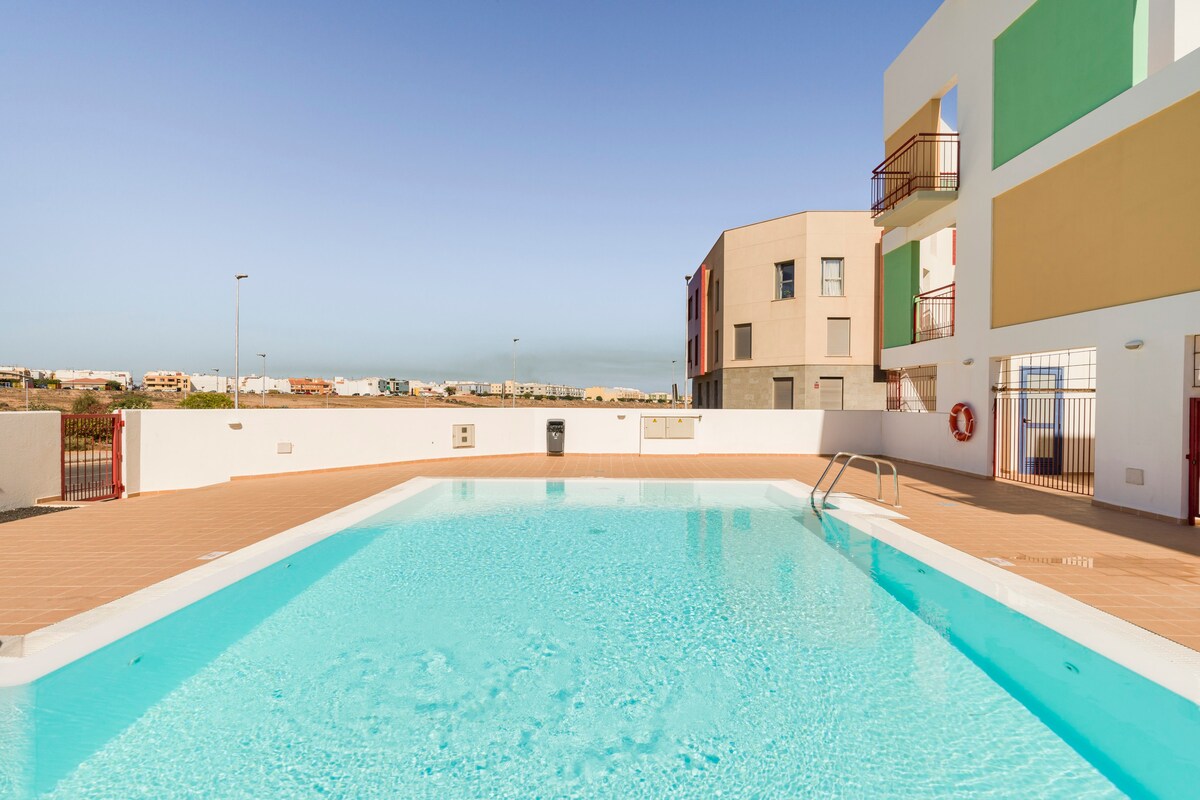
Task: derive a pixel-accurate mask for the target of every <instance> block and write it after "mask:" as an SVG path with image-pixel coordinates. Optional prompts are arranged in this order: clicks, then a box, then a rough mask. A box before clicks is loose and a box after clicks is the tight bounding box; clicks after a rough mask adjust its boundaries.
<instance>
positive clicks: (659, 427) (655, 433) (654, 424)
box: [642, 417, 667, 439]
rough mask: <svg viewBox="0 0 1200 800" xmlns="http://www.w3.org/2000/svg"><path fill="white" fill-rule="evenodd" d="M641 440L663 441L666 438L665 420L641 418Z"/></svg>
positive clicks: (664, 418)
mask: <svg viewBox="0 0 1200 800" xmlns="http://www.w3.org/2000/svg"><path fill="white" fill-rule="evenodd" d="M642 438H643V439H665V438H667V418H666V417H642Z"/></svg>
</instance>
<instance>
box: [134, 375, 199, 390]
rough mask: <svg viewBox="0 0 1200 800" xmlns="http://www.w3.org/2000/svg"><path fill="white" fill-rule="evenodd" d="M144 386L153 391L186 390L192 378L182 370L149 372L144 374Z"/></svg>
mask: <svg viewBox="0 0 1200 800" xmlns="http://www.w3.org/2000/svg"><path fill="white" fill-rule="evenodd" d="M142 388H143V389H146V390H147V391H151V392H186V391H188V390H189V389H191V388H192V379H191V377H190V376H188V375H186V374H184V373H182V372H163V371H159V372H147V373H146V374H145V375H143V376H142Z"/></svg>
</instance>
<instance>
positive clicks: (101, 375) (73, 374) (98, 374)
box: [54, 369, 133, 389]
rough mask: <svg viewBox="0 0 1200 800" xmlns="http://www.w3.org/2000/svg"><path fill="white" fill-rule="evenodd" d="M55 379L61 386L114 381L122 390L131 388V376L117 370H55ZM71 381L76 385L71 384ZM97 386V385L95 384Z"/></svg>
mask: <svg viewBox="0 0 1200 800" xmlns="http://www.w3.org/2000/svg"><path fill="white" fill-rule="evenodd" d="M54 377H55V379H57V380H59V381H62V384H63V386H64V387H65V386H69V385H74V386H84V385H88V384H91V382H93V381H97V380H99V381H104V382H108V381H116V382H117V383H119V384H121V388H122V389H129V388H130V387H132V386H133V375H132V374H131V373H128V372H123V371H119V370H107V369H56V370H54ZM72 381H77V382H78V383H74V384H72V383H71V382H72ZM97 385H99V384H97Z"/></svg>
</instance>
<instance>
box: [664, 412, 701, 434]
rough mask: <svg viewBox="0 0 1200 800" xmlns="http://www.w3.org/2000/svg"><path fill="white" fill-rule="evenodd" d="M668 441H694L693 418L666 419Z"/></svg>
mask: <svg viewBox="0 0 1200 800" xmlns="http://www.w3.org/2000/svg"><path fill="white" fill-rule="evenodd" d="M666 419H667V438H668V439H695V438H696V418H695V417H667V418H666Z"/></svg>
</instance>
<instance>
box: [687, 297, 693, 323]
mask: <svg viewBox="0 0 1200 800" xmlns="http://www.w3.org/2000/svg"><path fill="white" fill-rule="evenodd" d="M692 316H693V315H692V295H691V294H689V295H688V322H691V321H692Z"/></svg>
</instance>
